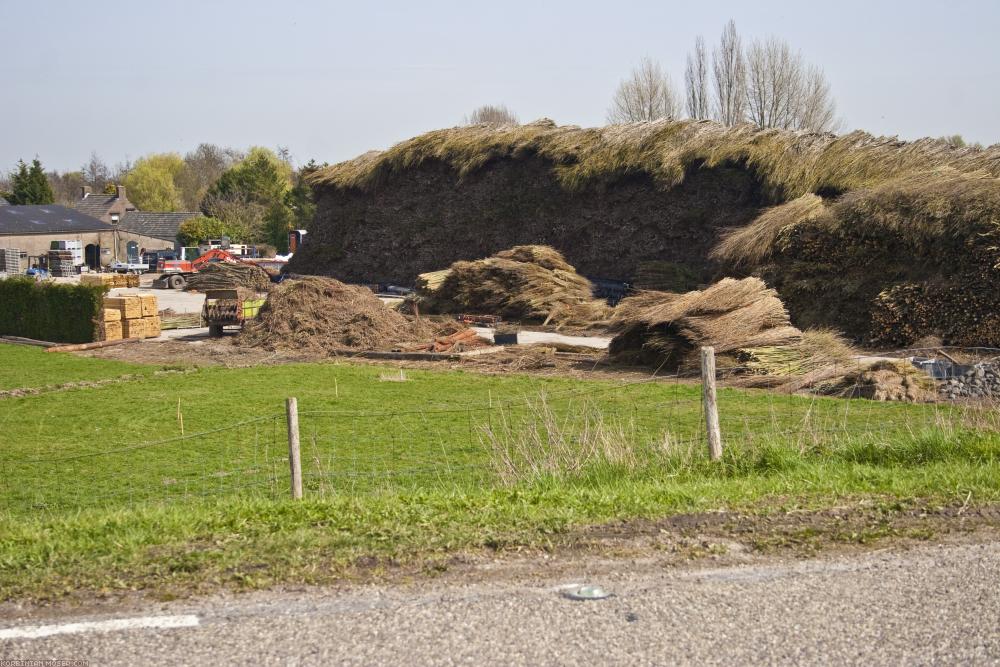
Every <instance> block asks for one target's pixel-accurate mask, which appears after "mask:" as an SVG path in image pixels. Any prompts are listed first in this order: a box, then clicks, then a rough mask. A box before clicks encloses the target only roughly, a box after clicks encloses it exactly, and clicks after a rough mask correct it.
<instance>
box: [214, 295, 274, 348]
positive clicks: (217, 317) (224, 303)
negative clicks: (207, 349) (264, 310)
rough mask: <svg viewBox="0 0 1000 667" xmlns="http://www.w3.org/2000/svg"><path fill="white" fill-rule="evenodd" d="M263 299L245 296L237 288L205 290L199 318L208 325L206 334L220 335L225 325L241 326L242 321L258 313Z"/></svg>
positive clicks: (255, 296)
mask: <svg viewBox="0 0 1000 667" xmlns="http://www.w3.org/2000/svg"><path fill="white" fill-rule="evenodd" d="M264 301H265V299H264V298H263V297H259V296H257V295H253V296H252V297H247V296H245V295H244V294H243V293H242V290H238V289H213V290H208V291H207V292H205V305H203V306H202V308H201V318H202V320H204V323H205V326H207V327H208V335H209V336H212V337H218V336H221V335H222V334H223V332H224V330H225V327H240V328H242V327H243V323H244V322H246V321H247V320H249V319H253V318H255V317H257V315H259V314H260V307H261V306H263V305H264Z"/></svg>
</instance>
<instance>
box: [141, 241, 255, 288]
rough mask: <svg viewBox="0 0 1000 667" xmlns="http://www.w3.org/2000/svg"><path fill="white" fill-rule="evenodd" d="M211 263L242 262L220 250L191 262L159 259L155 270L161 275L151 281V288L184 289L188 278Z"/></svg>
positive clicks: (217, 249) (213, 250) (207, 253)
mask: <svg viewBox="0 0 1000 667" xmlns="http://www.w3.org/2000/svg"><path fill="white" fill-rule="evenodd" d="M212 262H225V263H227V264H240V263H242V262H243V260H241V259H240V258H239V257H237V256H236V255H233V254H232V253H230V252H227V251H225V250H223V249H222V248H213V249H212V250H209V251H208V252H206V253H204V254H202V255H199V256H198V257H196V258H195V259H191V260H188V259H161V260H160V261H158V262H157V263H156V270H157V271H158V272H160V273H162V274H163V275H161V276H160V277H159V278H157V279H156V280H155V281H153V287H156V288H159V289H184V285H186V284H187V281H188V278H190V277H191V276H192V275H194V274H196V273H198V271H200V270H201V269H202V268H204V267H205V266H206V265H207V264H211V263H212Z"/></svg>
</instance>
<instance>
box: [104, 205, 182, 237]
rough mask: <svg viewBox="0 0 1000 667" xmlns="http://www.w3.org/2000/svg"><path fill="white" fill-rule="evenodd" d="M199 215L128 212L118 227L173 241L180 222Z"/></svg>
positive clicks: (178, 212)
mask: <svg viewBox="0 0 1000 667" xmlns="http://www.w3.org/2000/svg"><path fill="white" fill-rule="evenodd" d="M200 215H201V212H200V211H175V212H171V213H164V212H157V211H128V212H126V213H125V215H123V216H122V219H121V222H120V223H119V225H118V226H119V227H120V228H121V229H124V230H127V231H130V232H133V233H135V234H141V235H143V236H150V237H152V238H154V239H163V240H165V241H173V240H175V239H176V238H177V232H178V231H180V227H181V223H182V222H184V221H186V220H190V219H191V218H197V217H198V216H200Z"/></svg>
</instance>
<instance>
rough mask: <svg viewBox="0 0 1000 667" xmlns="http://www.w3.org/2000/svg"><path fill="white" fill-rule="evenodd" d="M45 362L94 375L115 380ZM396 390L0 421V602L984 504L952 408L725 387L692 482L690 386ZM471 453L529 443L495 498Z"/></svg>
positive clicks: (250, 379)
mask: <svg viewBox="0 0 1000 667" xmlns="http://www.w3.org/2000/svg"><path fill="white" fill-rule="evenodd" d="M19 349H20V348H19ZM48 356H56V355H48ZM59 356H60V357H62V355H59ZM68 358H69V359H70V360H75V361H80V362H87V363H91V362H92V363H93V364H95V366H94V370H95V373H96V374H97V375H100V374H101V373H105V374H107V375H110V376H114V375H115V374H117V373H118V372H120V370H121V369H120V367H119V366H118V365H116V364H113V363H107V362H102V361H97V360H87V359H76V358H74V357H68ZM19 359H20V361H21V362H22V363H24V364H33V363H35V362H36V361H37V359H36V358H35V357H34V356H33V355H24V356H21V357H19ZM6 372H8V373H11V372H12V371H11V370H9V369H8V370H7V371H6ZM397 373H398V372H397V371H395V370H389V369H385V368H380V367H375V366H360V365H358V366H356V365H350V364H338V363H324V364H294V365H284V366H264V367H257V368H248V369H224V368H208V369H198V370H193V371H192V372H188V373H184V374H173V375H153V374H152V373H149V372H147V373H146V374H145V375H142V376H141V377H138V378H137V379H134V380H132V381H130V382H127V383H115V384H108V385H103V386H100V387H94V388H88V389H79V390H74V391H67V392H52V393H46V394H40V395H35V396H26V397H21V398H10V399H3V400H2V401H0V507H2V508H3V510H4V512H3V513H2V514H0V599H2V598H5V597H17V596H23V595H41V596H51V595H58V594H59V593H60V591H61V590H62V588H63V587H77V588H84V589H91V590H93V589H122V588H132V587H152V588H154V589H161V588H164V587H166V588H170V587H171V586H174V585H178V586H181V585H183V586H192V585H195V584H197V583H201V584H205V585H208V586H212V585H214V584H216V583H225V584H227V585H229V584H238V585H266V584H268V583H271V582H272V581H275V580H276V579H277V578H283V580H285V581H323V580H329V578H330V577H333V576H339V575H340V574H343V573H344V572H345V571H346V570H345V568H347V569H350V564H351V563H352V562H353V561H354V560H355V559H357V558H361V557H366V556H376V557H379V558H389V559H405V558H419V557H422V556H427V555H431V556H433V555H434V554H443V553H449V552H452V551H454V550H457V549H464V548H478V547H484V546H485V547H490V546H497V545H507V544H534V545H543V546H544V544H545V543H546V540H547V539H549V536H551V535H552V534H553V533H559V532H563V531H566V530H568V529H570V528H571V527H573V526H580V525H587V524H590V523H595V522H603V521H608V520H612V519H624V518H635V517H658V516H663V515H665V514H670V513H677V512H686V511H696V510H707V509H718V508H738V509H742V510H753V509H754V508H759V507H772V506H773V505H774V503H775V502H781V503H786V502H791V503H793V504H796V505H801V504H805V505H808V506H813V507H822V506H824V505H831V504H841V503H843V502H844V500H845V499H858V498H878V499H885V498H889V499H913V498H920V499H937V501H940V502H953V501H956V499H957V501H958V502H961V501H962V500H963V499H965V498H968V497H974V498H975V499H976V501H977V502H987V501H993V500H997V499H1000V474H998V473H1000V436H998V435H997V431H996V429H995V428H994V423H993V421H992V420H990V419H989V415H988V414H980V413H979V412H977V411H974V410H960V409H957V408H948V407H940V406H933V405H905V404H883V403H875V402H871V401H863V400H851V401H848V400H834V399H813V398H808V397H798V396H783V395H774V394H770V393H767V392H759V391H737V390H729V389H725V390H722V391H720V394H719V404H720V413H721V421H722V428H723V437H724V444H725V456H724V458H723V460H722V461H720V462H717V463H713V462H710V461H708V460H707V455H706V452H705V449H706V447H705V445H704V442H703V436H702V432H701V428H702V427H701V424H702V417H701V408H700V398H699V397H700V388H699V387H698V386H696V385H692V384H684V383H675V382H645V383H634V384H629V385H627V386H623V385H622V383H618V382H612V381H606V380H601V381H596V380H593V381H592V380H587V381H581V380H574V379H560V378H539V377H527V376H485V375H479V374H470V373H464V372H456V371H441V372H431V371H412V370H408V371H406V377H407V380H406V381H405V382H391V381H386V380H385V379H384V378H382V377H381V376H382V375H386V376H392V375H396V374H397ZM543 395H544V396H545V401H544V405H542V404H541V403H540V399H539V397H540V396H543ZM288 396H295V397H297V399H298V407H299V413H300V426H301V432H302V457H303V467H304V472H305V486H306V501H305V502H303V503H292V502H290V501H288V500H286V498H287V496H288V486H289V473H288V463H287V440H286V434H285V421H284V415H283V408H284V399H285V397H288ZM178 402H179V405H178ZM182 422H183V430H184V436H183V437H182V436H181V428H182ZM238 422H241V423H240V424H239V425H235V424H237V423H238ZM601 429H603V430H601ZM597 431H600V432H601V433H602V434H603V436H602V437H601V438H595V435H594V433H595V432H597ZM487 433H491V434H493V442H494V444H497V445H498V446H504V444H505V443H506V445H507V446H511V443H518V442H527V441H528V439H530V438H534V440H532V443H533V444H532V446H531V447H529V448H525V449H522V450H520V451H519V452H515V453H516V454H517V455H516V456H513V458H512V460H513V461H514V470H515V472H514V474H513V477H512V478H509V479H508V481H507V482H506V483H503V482H501V480H500V479H499V477H498V471H497V468H496V467H495V465H494V464H496V462H497V461H498V458H497V456H496V454H495V452H494V450H493V449H492V448H491V440H490V438H489V437H487V436H486V434H487ZM595 442H596V443H597V445H595V448H594V449H593V451H592V452H591V455H590V456H583V455H580V454H579V452H580V451H584V450H587V448H588V447H589V446H590V445H592V444H593V443H595ZM508 451H510V450H508ZM969 494H971V496H970V495H969ZM776 499H779V500H776Z"/></svg>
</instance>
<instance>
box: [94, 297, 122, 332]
mask: <svg viewBox="0 0 1000 667" xmlns="http://www.w3.org/2000/svg"><path fill="white" fill-rule="evenodd" d="M105 305H107V304H105ZM97 317H98V320H97V334H96V335H95V336H94V339H95V340H121V339H122V312H121V311H120V310H116V309H114V308H103V309H101V312H100V313H98V315H97Z"/></svg>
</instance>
